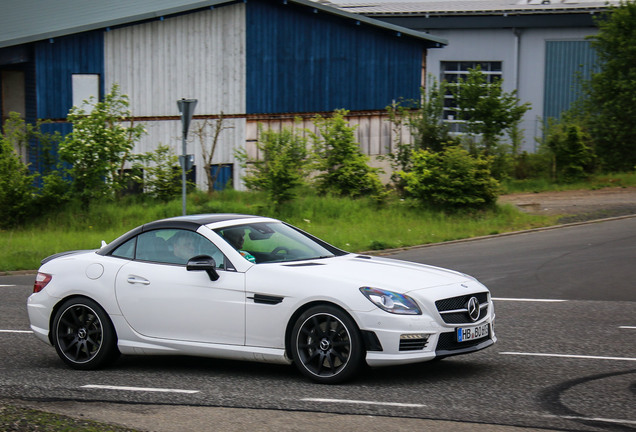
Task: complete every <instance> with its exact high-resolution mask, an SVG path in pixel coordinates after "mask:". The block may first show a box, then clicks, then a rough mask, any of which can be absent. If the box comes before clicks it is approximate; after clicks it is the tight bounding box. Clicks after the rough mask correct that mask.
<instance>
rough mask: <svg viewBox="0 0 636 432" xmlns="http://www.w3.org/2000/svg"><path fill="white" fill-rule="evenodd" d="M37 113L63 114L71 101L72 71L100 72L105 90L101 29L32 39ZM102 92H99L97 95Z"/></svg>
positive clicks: (54, 116)
mask: <svg viewBox="0 0 636 432" xmlns="http://www.w3.org/2000/svg"><path fill="white" fill-rule="evenodd" d="M35 73H36V79H37V117H38V118H41V119H49V118H52V119H61V118H66V115H67V114H68V111H69V109H70V108H71V106H72V105H73V102H72V101H73V94H72V81H71V77H72V75H73V74H99V75H100V77H102V78H101V79H100V82H101V83H102V88H101V89H100V92H101V93H102V95H103V94H104V89H103V76H104V36H103V32H102V31H101V30H98V31H93V32H86V33H79V34H77V35H72V36H65V37H60V38H55V39H53V40H52V41H48V40H47V41H40V42H36V43H35ZM100 96H101V95H100Z"/></svg>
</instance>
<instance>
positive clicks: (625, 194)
mask: <svg viewBox="0 0 636 432" xmlns="http://www.w3.org/2000/svg"><path fill="white" fill-rule="evenodd" d="M498 202H499V203H511V204H514V205H516V206H517V207H519V208H520V209H521V210H522V211H524V212H527V213H533V214H544V215H562V217H561V219H560V220H559V221H560V222H562V223H569V222H580V221H585V220H592V219H602V218H608V217H615V216H625V215H632V214H636V187H627V188H606V189H599V190H575V191H560V192H540V193H520V194H511V195H502V196H500V197H499V201H498Z"/></svg>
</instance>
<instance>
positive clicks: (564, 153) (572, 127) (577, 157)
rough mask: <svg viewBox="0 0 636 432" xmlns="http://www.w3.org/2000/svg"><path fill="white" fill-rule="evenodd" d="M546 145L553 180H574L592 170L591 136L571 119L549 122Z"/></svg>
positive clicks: (593, 157)
mask: <svg viewBox="0 0 636 432" xmlns="http://www.w3.org/2000/svg"><path fill="white" fill-rule="evenodd" d="M546 146H547V148H548V149H549V151H550V153H551V155H552V161H553V167H552V173H553V177H554V178H555V180H557V181H562V182H566V183H567V182H574V181H577V180H581V179H583V178H585V177H586V175H587V174H588V173H590V172H591V171H592V168H593V162H594V159H595V155H594V152H593V150H592V146H591V137H590V136H589V134H588V133H587V132H586V131H585V129H584V128H583V127H581V126H580V125H579V124H576V123H575V122H572V121H570V122H561V123H558V124H549V125H548V134H547V137H546Z"/></svg>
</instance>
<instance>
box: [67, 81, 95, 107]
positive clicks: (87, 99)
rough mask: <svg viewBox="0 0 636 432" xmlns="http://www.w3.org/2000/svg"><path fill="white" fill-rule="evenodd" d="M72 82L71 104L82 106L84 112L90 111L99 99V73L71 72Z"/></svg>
mask: <svg viewBox="0 0 636 432" xmlns="http://www.w3.org/2000/svg"><path fill="white" fill-rule="evenodd" d="M72 83H73V106H75V107H78V108H82V109H83V110H84V111H86V112H90V111H92V110H93V107H94V106H95V104H96V103H97V102H98V101H99V75H97V74H73V76H72ZM91 97H92V98H93V99H91Z"/></svg>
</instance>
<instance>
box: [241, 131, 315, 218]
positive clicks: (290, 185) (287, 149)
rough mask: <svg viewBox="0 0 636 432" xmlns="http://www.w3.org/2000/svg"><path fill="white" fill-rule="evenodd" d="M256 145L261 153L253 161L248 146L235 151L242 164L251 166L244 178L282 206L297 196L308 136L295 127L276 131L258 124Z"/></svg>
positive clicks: (302, 179) (253, 188)
mask: <svg viewBox="0 0 636 432" xmlns="http://www.w3.org/2000/svg"><path fill="white" fill-rule="evenodd" d="M256 148H257V151H258V152H259V153H261V157H260V158H257V159H256V160H253V161H250V160H249V157H248V155H247V152H246V151H245V150H240V151H237V153H236V157H237V158H238V159H239V161H241V162H242V166H243V167H244V168H245V167H249V172H248V174H246V175H245V176H244V177H243V181H244V182H245V186H247V188H248V189H251V190H258V191H264V192H266V193H267V195H268V197H269V199H270V201H271V203H272V204H273V205H274V207H275V208H279V207H280V205H282V204H284V203H286V202H288V201H291V200H292V199H294V198H295V197H296V189H297V188H298V187H299V186H301V185H302V184H303V183H304V177H305V173H306V171H307V168H306V167H307V154H308V153H307V139H306V138H305V137H304V136H303V135H302V133H301V132H300V131H297V130H295V129H283V130H282V131H280V132H276V131H273V130H263V129H262V128H259V140H258V142H257V143H256ZM248 163H249V165H248Z"/></svg>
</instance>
